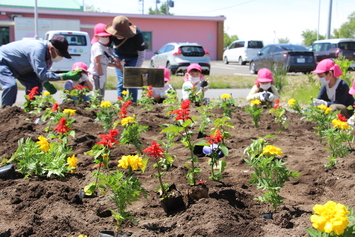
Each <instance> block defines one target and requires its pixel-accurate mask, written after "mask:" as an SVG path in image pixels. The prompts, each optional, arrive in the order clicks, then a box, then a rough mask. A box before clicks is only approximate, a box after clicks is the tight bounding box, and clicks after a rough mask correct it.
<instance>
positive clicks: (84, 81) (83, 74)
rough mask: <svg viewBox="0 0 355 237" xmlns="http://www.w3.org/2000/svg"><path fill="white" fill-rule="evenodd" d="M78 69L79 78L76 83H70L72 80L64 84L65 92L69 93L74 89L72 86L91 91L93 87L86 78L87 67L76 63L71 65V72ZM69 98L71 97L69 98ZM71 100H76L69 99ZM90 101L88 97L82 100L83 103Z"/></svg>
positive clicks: (81, 63)
mask: <svg viewBox="0 0 355 237" xmlns="http://www.w3.org/2000/svg"><path fill="white" fill-rule="evenodd" d="M78 69H81V70H82V71H81V77H80V79H79V80H78V81H72V80H68V81H66V82H65V84H64V89H65V90H67V91H71V90H73V89H74V88H75V87H74V86H78V85H81V86H85V87H87V88H88V89H89V91H92V89H93V86H92V84H91V82H90V81H89V78H88V66H87V65H86V64H85V63H83V62H76V63H74V64H73V65H72V68H71V70H72V71H76V70H78ZM70 98H71V97H70ZM71 99H72V100H76V99H77V98H74V97H73V98H71ZM89 100H90V96H89V95H86V96H85V98H84V101H89Z"/></svg>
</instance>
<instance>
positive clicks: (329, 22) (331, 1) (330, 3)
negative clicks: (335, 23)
mask: <svg viewBox="0 0 355 237" xmlns="http://www.w3.org/2000/svg"><path fill="white" fill-rule="evenodd" d="M332 3H333V0H329V15H328V30H327V39H330V28H331V24H332Z"/></svg>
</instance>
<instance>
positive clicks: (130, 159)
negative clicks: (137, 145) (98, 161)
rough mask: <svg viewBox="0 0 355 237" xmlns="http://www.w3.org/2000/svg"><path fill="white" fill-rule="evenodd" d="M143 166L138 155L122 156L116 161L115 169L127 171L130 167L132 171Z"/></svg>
mask: <svg viewBox="0 0 355 237" xmlns="http://www.w3.org/2000/svg"><path fill="white" fill-rule="evenodd" d="M143 166H144V164H143V161H142V157H139V156H138V155H135V156H122V158H121V159H120V160H119V161H118V165H117V167H122V168H123V169H128V168H129V167H131V169H132V170H137V169H138V168H139V169H142V168H143Z"/></svg>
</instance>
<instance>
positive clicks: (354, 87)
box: [349, 79, 355, 95]
mask: <svg viewBox="0 0 355 237" xmlns="http://www.w3.org/2000/svg"><path fill="white" fill-rule="evenodd" d="M349 94H350V95H355V79H354V81H353V85H352V87H351V88H350V90H349Z"/></svg>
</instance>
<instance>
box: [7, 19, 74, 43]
mask: <svg viewBox="0 0 355 237" xmlns="http://www.w3.org/2000/svg"><path fill="white" fill-rule="evenodd" d="M14 20H15V40H22V39H23V38H31V37H32V38H33V37H34V36H35V22H34V18H29V17H15V18H14ZM63 29H65V30H67V31H71V30H80V20H67V19H45V18H39V19H38V37H39V38H43V36H44V34H45V33H46V32H47V31H49V30H63Z"/></svg>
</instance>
